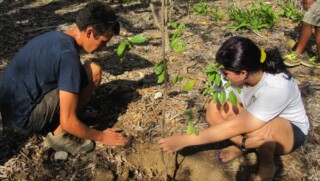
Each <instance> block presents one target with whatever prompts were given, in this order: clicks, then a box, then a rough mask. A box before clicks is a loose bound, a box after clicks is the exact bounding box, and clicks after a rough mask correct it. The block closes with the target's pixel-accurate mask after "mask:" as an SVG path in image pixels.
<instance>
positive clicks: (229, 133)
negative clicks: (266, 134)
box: [158, 110, 266, 152]
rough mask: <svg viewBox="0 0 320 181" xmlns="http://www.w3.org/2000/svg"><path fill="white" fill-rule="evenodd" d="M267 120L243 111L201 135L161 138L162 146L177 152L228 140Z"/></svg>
mask: <svg viewBox="0 0 320 181" xmlns="http://www.w3.org/2000/svg"><path fill="white" fill-rule="evenodd" d="M264 124H266V122H264V121H262V120H259V119H257V118H256V117H254V116H252V115H251V114H250V113H249V112H247V111H245V110H244V111H242V112H241V113H239V114H238V115H237V116H235V117H234V118H233V119H230V120H228V121H224V122H222V123H220V124H217V125H214V126H211V127H209V128H207V129H205V130H202V131H200V133H199V135H198V136H196V135H194V134H192V135H180V136H171V137H167V138H163V139H161V140H159V142H158V143H159V145H160V148H162V149H163V151H166V152H175V151H178V150H181V149H182V148H184V147H187V146H193V145H202V144H208V143H214V142H218V141H222V140H226V139H229V138H232V137H235V136H238V135H240V134H243V133H248V132H253V131H255V130H257V129H259V128H261V127H262V126H263V125H264Z"/></svg>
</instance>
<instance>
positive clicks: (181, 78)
mask: <svg viewBox="0 0 320 181" xmlns="http://www.w3.org/2000/svg"><path fill="white" fill-rule="evenodd" d="M182 80H183V77H181V76H180V75H177V76H176V77H175V78H174V79H173V80H172V83H174V84H175V83H178V82H182Z"/></svg>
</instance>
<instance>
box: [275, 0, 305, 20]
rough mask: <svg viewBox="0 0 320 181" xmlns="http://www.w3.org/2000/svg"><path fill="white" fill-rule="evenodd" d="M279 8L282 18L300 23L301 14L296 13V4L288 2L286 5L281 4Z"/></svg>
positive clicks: (290, 0)
mask: <svg viewBox="0 0 320 181" xmlns="http://www.w3.org/2000/svg"><path fill="white" fill-rule="evenodd" d="M279 6H280V7H281V8H282V11H283V12H282V16H284V17H285V18H288V19H291V20H293V21H301V20H302V17H303V14H302V13H301V12H299V11H298V9H297V6H296V4H295V3H294V2H293V1H292V0H289V1H288V2H287V3H281V4H279Z"/></svg>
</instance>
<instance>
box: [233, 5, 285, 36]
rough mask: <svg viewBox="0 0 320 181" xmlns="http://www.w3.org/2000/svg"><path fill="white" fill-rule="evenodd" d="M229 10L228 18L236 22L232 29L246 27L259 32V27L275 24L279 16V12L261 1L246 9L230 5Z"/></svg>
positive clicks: (268, 26)
mask: <svg viewBox="0 0 320 181" xmlns="http://www.w3.org/2000/svg"><path fill="white" fill-rule="evenodd" d="M229 12H230V18H231V19H232V20H234V21H235V22H236V23H237V25H236V27H235V29H234V31H236V30H239V29H243V28H246V29H250V30H252V31H253V32H255V33H259V30H260V29H262V28H270V27H272V26H273V25H275V23H276V22H277V21H278V20H279V18H280V14H279V13H276V12H274V11H273V9H272V7H271V6H270V5H267V4H266V3H265V2H263V1H260V2H259V4H253V5H252V7H251V8H247V9H243V8H238V7H235V6H232V7H231V8H230V10H229Z"/></svg>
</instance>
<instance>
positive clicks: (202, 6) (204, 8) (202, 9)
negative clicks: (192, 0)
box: [192, 1, 210, 15]
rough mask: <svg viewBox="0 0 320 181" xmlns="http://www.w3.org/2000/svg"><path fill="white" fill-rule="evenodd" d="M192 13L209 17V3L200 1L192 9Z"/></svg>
mask: <svg viewBox="0 0 320 181" xmlns="http://www.w3.org/2000/svg"><path fill="white" fill-rule="evenodd" d="M192 11H193V12H194V13H195V14H196V15H207V14H208V13H209V12H210V7H209V5H208V4H207V3H204V2H202V1H200V2H199V3H198V4H195V5H194V6H193V7H192Z"/></svg>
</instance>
